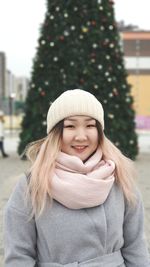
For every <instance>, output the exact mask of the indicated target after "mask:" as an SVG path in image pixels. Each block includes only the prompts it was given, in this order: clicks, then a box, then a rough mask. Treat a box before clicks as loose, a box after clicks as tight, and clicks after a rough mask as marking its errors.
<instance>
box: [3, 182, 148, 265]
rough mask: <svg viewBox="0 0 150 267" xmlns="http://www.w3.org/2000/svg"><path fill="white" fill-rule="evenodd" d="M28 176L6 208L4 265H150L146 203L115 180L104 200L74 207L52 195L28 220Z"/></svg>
mask: <svg viewBox="0 0 150 267" xmlns="http://www.w3.org/2000/svg"><path fill="white" fill-rule="evenodd" d="M26 184H27V180H26V177H22V179H21V180H20V181H19V183H18V184H17V186H16V188H15V190H14V192H13V193H12V195H11V197H10V199H9V201H8V203H7V206H6V209H5V230H4V237H5V267H125V266H126V267H150V261H149V256H148V251H147V248H146V244H145V240H144V235H143V207H142V202H141V198H140V195H139V193H138V194H137V196H138V201H137V204H136V207H134V208H133V207H130V206H128V204H127V203H126V201H125V199H124V196H123V193H122V191H121V189H120V188H119V187H118V186H117V185H116V184H114V186H113V188H112V190H111V192H110V194H109V196H108V198H107V200H106V201H105V203H104V204H103V205H100V206H97V207H94V208H89V209H80V210H71V209H67V208H66V207H64V206H62V205H61V204H60V203H58V202H56V201H53V205H52V206H50V203H49V201H47V206H46V209H45V211H44V213H43V214H42V216H41V217H39V218H38V219H37V218H34V219H32V220H31V221H28V215H29V213H30V208H29V206H28V207H27V206H26V205H25V203H24V190H25V188H26Z"/></svg>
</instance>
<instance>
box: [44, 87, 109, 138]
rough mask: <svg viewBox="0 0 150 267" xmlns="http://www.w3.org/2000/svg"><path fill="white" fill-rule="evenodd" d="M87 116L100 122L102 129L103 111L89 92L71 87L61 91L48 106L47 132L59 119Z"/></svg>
mask: <svg viewBox="0 0 150 267" xmlns="http://www.w3.org/2000/svg"><path fill="white" fill-rule="evenodd" d="M77 115H82V116H89V117H92V118H93V119H95V120H97V121H99V122H100V124H101V126H102V129H104V111H103V107H102V105H101V103H100V102H99V101H98V100H97V99H96V97H95V96H94V95H92V94H91V93H89V92H87V91H84V90H81V89H73V90H68V91H65V92H64V93H62V94H61V95H60V96H59V97H58V98H57V99H56V100H55V101H54V102H53V103H52V104H51V106H50V108H49V110H48V114H47V134H48V133H49V132H50V131H51V130H52V129H53V127H54V126H55V125H56V124H57V123H58V122H60V121H61V120H63V119H65V118H67V117H70V116H77Z"/></svg>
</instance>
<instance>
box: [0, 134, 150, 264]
mask: <svg viewBox="0 0 150 267" xmlns="http://www.w3.org/2000/svg"><path fill="white" fill-rule="evenodd" d="M138 141H139V151H140V153H139V155H138V157H137V159H136V161H135V165H136V169H137V172H138V177H137V183H138V186H139V189H140V191H141V193H142V197H143V203H144V208H145V235H146V238H147V242H148V247H149V249H150V132H144V131H143V132H138ZM18 143H19V137H18V134H17V133H16V132H11V133H10V132H7V133H6V139H5V148H6V149H5V150H6V152H7V153H8V154H9V157H8V158H5V159H3V158H2V157H1V155H0V185H1V186H0V267H3V254H4V250H3V209H4V206H5V204H6V202H7V200H8V198H9V196H10V194H11V191H12V189H13V187H14V185H15V184H16V182H17V181H18V179H19V177H20V176H21V174H22V173H23V172H25V171H26V170H27V169H28V168H29V166H30V164H29V162H28V161H24V160H20V158H19V156H18V154H17V152H16V150H17V146H18Z"/></svg>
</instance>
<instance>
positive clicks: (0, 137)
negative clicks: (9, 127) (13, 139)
mask: <svg viewBox="0 0 150 267" xmlns="http://www.w3.org/2000/svg"><path fill="white" fill-rule="evenodd" d="M0 150H1V153H2V157H3V158H7V157H8V155H7V154H6V153H5V150H4V112H3V111H2V110H0Z"/></svg>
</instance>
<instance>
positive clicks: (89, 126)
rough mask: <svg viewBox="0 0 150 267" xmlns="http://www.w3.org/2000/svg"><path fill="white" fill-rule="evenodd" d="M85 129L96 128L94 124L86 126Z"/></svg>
mask: <svg viewBox="0 0 150 267" xmlns="http://www.w3.org/2000/svg"><path fill="white" fill-rule="evenodd" d="M87 127H88V128H93V127H96V125H95V124H88V125H87Z"/></svg>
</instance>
